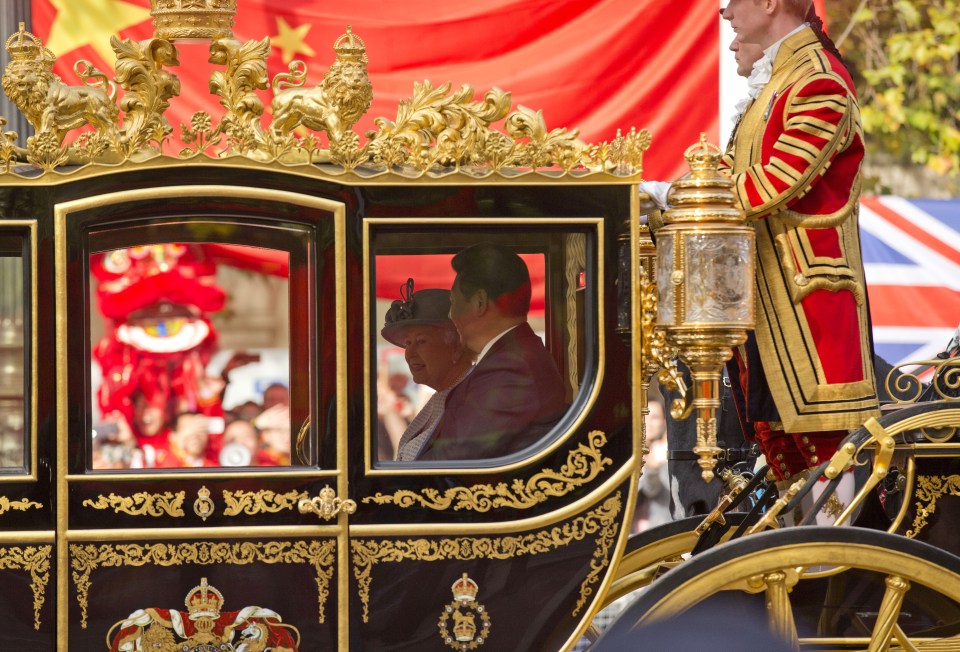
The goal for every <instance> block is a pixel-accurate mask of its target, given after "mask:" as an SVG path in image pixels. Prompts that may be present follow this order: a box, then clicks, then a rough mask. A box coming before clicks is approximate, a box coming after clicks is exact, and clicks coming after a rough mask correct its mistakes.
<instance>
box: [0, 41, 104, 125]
mask: <svg viewBox="0 0 960 652" xmlns="http://www.w3.org/2000/svg"><path fill="white" fill-rule="evenodd" d="M6 49H7V52H8V53H9V54H10V62H9V63H8V64H7V67H6V68H5V70H4V72H3V78H2V80H0V82H2V85H3V91H4V92H5V93H6V94H7V97H8V98H10V101H11V102H13V103H14V104H15V105H16V106H17V108H18V109H20V110H21V111H22V112H23V114H24V115H25V116H26V118H27V121H28V122H29V123H30V124H31V125H33V128H34V129H36V131H37V134H41V133H44V132H51V133H53V134H54V135H55V136H56V137H57V141H58V142H62V141H63V137H64V136H65V135H66V133H67V132H68V131H70V130H71V129H77V128H78V127H83V126H85V125H87V124H90V125H93V126H94V127H95V128H96V129H97V130H98V131H100V132H101V133H104V134H107V135H110V134H113V135H115V134H116V131H117V120H118V116H119V109H118V108H117V105H116V103H115V102H114V99H115V98H114V97H113V95H114V94H115V89H114V88H112V87H111V86H110V84H109V83H108V81H107V78H106V76H105V75H104V74H103V73H101V72H100V71H98V70H96V69H95V68H92V67H90V68H88V70H87V71H86V72H81V73H80V74H81V75H82V76H83V77H85V78H94V79H97V80H98V82H99V85H96V86H94V85H87V84H85V85H83V86H68V85H67V84H65V83H63V80H62V79H61V78H60V77H59V76H58V75H56V74H54V73H53V64H54V62H55V61H56V57H55V56H54V54H53V53H52V52H51V51H50V50H48V49H47V48H45V47H43V45H42V44H41V43H40V39H38V38H37V37H36V36H34V35H33V34H31V33H29V32H27V31H25V30H24V24H23V23H20V31H19V32H17V33H15V34H13V35H12V36H11V37H10V38H9V39H7V44H6ZM78 65H79V63H78ZM78 72H80V71H79V70H78ZM108 87H110V92H109V93H108V92H107V90H106V88H108Z"/></svg>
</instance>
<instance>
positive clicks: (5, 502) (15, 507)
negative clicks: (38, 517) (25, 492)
mask: <svg viewBox="0 0 960 652" xmlns="http://www.w3.org/2000/svg"><path fill="white" fill-rule="evenodd" d="M28 509H43V505H42V504H41V503H37V502H34V501H32V500H27V499H26V498H21V499H20V500H10V499H9V498H7V497H6V496H0V514H5V513H7V512H9V511H17V512H25V511H27V510H28Z"/></svg>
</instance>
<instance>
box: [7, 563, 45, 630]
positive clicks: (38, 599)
mask: <svg viewBox="0 0 960 652" xmlns="http://www.w3.org/2000/svg"><path fill="white" fill-rule="evenodd" d="M52 557H53V546H24V547H22V548H21V547H19V546H17V547H6V546H0V570H22V571H26V572H28V573H30V588H31V589H32V591H33V628H34V629H35V630H37V631H39V630H40V610H41V609H42V608H43V603H44V601H45V600H46V593H47V583H48V582H49V581H50V559H51V558H52Z"/></svg>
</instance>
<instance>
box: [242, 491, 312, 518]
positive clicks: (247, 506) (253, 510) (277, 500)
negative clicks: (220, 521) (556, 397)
mask: <svg viewBox="0 0 960 652" xmlns="http://www.w3.org/2000/svg"><path fill="white" fill-rule="evenodd" d="M309 495H310V494H308V493H307V492H306V491H298V490H296V489H294V490H293V491H288V492H287V493H284V494H278V493H276V492H274V491H270V490H262V491H228V490H226V489H224V491H223V500H224V502H225V503H227V506H226V508H225V509H224V510H223V513H224V515H226V516H237V515H239V514H241V513H242V514H247V515H249V516H254V515H256V514H276V513H277V512H282V511H283V510H286V509H292V510H295V509H296V508H297V503H298V502H299V501H300V499H301V498H308V497H309Z"/></svg>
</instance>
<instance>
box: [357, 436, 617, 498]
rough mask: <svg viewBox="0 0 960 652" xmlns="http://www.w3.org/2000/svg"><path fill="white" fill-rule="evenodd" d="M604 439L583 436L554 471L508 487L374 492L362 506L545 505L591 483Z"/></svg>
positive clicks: (605, 462) (601, 463)
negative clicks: (585, 439) (565, 461)
mask: <svg viewBox="0 0 960 652" xmlns="http://www.w3.org/2000/svg"><path fill="white" fill-rule="evenodd" d="M606 443H607V436H606V434H604V433H603V432H601V431H599V430H594V431H592V432H590V434H589V435H587V444H580V445H579V446H577V448H576V449H574V450H572V451H570V452H569V453H567V463H566V464H564V465H563V466H562V467H560V469H559V470H556V469H542V470H541V471H540V473H537V474H535V475H534V476H532V477H530V478H528V479H527V480H526V482H524V481H523V480H517V481H515V482H514V483H512V484H511V485H507V483H506V482H500V483H498V484H497V485H496V486H493V485H489V484H479V485H473V486H471V487H452V488H450V489H447V490H446V491H444V492H443V493H442V494H441V493H440V492H438V491H437V490H436V489H432V488H429V489H423V490H422V491H421V492H420V493H417V492H415V491H410V490H408V489H400V490H398V491H396V492H394V493H393V494H392V495H388V494H382V493H380V492H377V493H376V494H374V495H373V496H367V497H365V498H363V499H362V500H361V502H362V503H374V504H376V505H396V506H397V507H401V508H407V507H425V508H427V509H436V510H447V509H451V508H453V509H455V510H461V509H465V510H473V511H477V512H488V511H490V510H491V509H496V508H499V507H511V508H513V509H525V508H528V507H533V506H534V505H538V504H540V503H542V502H545V501H546V500H547V499H548V498H551V497H560V496H564V495H566V494H568V493H570V492H571V491H573V490H574V489H576V488H578V487H582V486H584V485H586V484H589V483H590V482H592V481H593V480H594V479H596V477H597V476H598V475H600V472H601V471H603V470H604V469H605V468H606V467H607V466H609V465H611V464H613V460H611V459H610V458H609V457H604V456H603V452H602V450H601V449H602V448H603V446H604V445H605V444H606Z"/></svg>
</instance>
